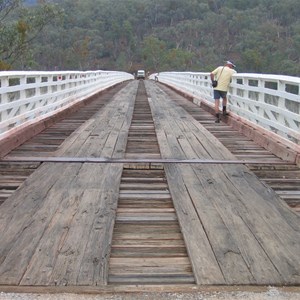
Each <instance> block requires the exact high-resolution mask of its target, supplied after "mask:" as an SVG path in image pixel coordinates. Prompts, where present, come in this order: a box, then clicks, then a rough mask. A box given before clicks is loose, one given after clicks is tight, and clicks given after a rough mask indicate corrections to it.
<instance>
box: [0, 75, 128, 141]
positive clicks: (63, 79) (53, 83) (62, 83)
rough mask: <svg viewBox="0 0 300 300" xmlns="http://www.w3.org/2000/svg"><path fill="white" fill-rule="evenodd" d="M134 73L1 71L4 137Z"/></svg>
mask: <svg viewBox="0 0 300 300" xmlns="http://www.w3.org/2000/svg"><path fill="white" fill-rule="evenodd" d="M133 78H134V77H133V75H131V74H129V73H125V72H115V71H88V72H76V71H74V72H73V71H70V72H67V71H63V72H23V71H22V72H21V71H19V72H16V71H11V72H10V71H8V72H6V71H5V72H0V140H1V139H2V138H3V137H5V136H7V135H9V134H10V132H11V130H14V129H17V128H20V127H22V126H27V125H29V124H31V123H34V122H36V121H38V120H41V119H43V118H46V117H49V116H51V115H54V114H56V113H57V112H58V111H60V110H63V109H65V108H67V107H69V106H71V105H74V104H75V103H77V102H79V101H82V100H84V99H86V98H87V97H89V96H92V95H93V94H96V93H98V92H100V91H101V90H104V89H106V88H108V87H110V86H113V85H115V84H117V83H120V82H123V81H126V80H129V79H133Z"/></svg>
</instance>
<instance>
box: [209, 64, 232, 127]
mask: <svg viewBox="0 0 300 300" xmlns="http://www.w3.org/2000/svg"><path fill="white" fill-rule="evenodd" d="M234 68H235V65H234V64H233V63H232V62H231V61H227V62H226V64H225V65H224V66H220V67H218V68H216V69H215V70H213V71H212V72H211V73H210V79H211V81H212V85H213V87H214V99H215V113H216V117H217V119H216V121H215V122H216V123H220V113H219V105H220V98H222V100H223V103H222V104H223V116H226V115H227V112H226V105H227V92H228V89H229V85H230V82H231V78H232V75H233V74H235V73H236V71H235V70H234Z"/></svg>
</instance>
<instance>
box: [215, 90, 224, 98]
mask: <svg viewBox="0 0 300 300" xmlns="http://www.w3.org/2000/svg"><path fill="white" fill-rule="evenodd" d="M226 96H227V92H224V91H218V90H214V99H220V98H222V99H224V98H226Z"/></svg>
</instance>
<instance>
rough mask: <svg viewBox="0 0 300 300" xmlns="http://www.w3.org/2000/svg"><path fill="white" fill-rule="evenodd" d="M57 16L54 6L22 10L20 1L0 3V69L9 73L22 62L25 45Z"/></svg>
mask: <svg viewBox="0 0 300 300" xmlns="http://www.w3.org/2000/svg"><path fill="white" fill-rule="evenodd" d="M59 15H61V10H60V9H59V8H58V6H56V5H50V4H43V5H36V6H34V8H33V7H32V8H30V9H29V8H25V7H23V6H22V1H21V0H0V69H1V70H7V69H10V68H11V66H12V65H14V63H15V62H16V61H19V62H20V61H23V59H24V57H25V56H26V54H28V52H27V50H28V45H29V44H30V43H31V42H32V41H33V40H34V39H35V38H36V37H37V36H38V35H39V34H40V33H41V31H42V30H43V28H44V27H45V26H46V25H47V24H49V23H50V22H52V21H53V20H55V19H56V18H57V17H58V16H59Z"/></svg>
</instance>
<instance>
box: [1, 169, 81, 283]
mask: <svg viewBox="0 0 300 300" xmlns="http://www.w3.org/2000/svg"><path fill="white" fill-rule="evenodd" d="M79 168H80V165H77V166H76V165H75V166H74V165H72V164H68V165H63V164H62V165H60V166H54V165H53V164H52V165H51V164H43V165H42V167H40V168H39V169H38V171H37V172H36V173H34V174H32V176H31V177H29V180H28V181H25V183H24V185H23V186H22V188H20V189H19V190H18V191H17V192H16V194H15V195H14V198H13V199H10V201H7V203H6V202H5V203H4V204H3V205H2V206H1V210H0V212H1V226H0V228H1V231H2V230H3V231H2V232H1V234H0V243H1V255H0V258H1V264H0V283H1V284H18V283H19V282H20V280H21V278H22V276H23V274H24V272H25V270H26V268H27V267H28V264H29V263H30V260H31V258H32V255H33V254H34V252H35V249H36V247H37V245H38V243H39V241H40V239H41V237H42V236H43V234H44V231H45V229H46V228H47V226H49V224H50V223H51V221H52V218H53V216H54V214H55V213H56V211H57V210H58V209H59V207H60V206H61V205H63V203H64V201H67V200H66V199H68V198H67V195H68V194H69V191H68V190H66V189H65V188H66V187H69V186H70V185H72V181H73V178H74V174H76V173H77V171H78V169H79ZM56 172H60V174H61V177H60V178H62V177H63V178H64V183H63V184H62V182H61V181H60V180H59V177H58V176H57V173H56ZM52 199H56V201H52Z"/></svg>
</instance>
